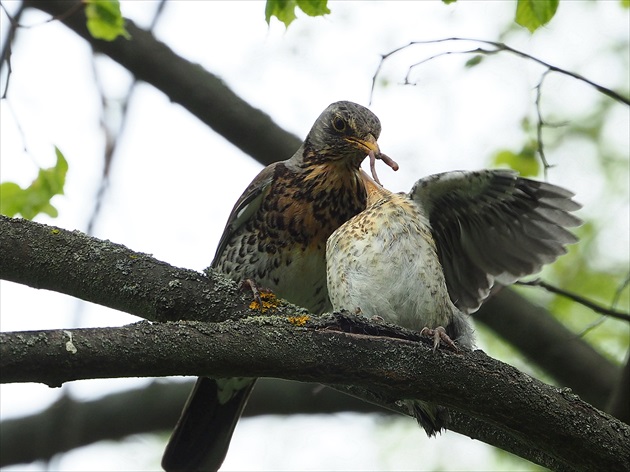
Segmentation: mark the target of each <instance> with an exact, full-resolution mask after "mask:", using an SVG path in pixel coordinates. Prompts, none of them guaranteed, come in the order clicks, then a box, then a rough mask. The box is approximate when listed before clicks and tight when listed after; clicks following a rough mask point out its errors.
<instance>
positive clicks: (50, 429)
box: [0, 379, 420, 467]
mask: <svg viewBox="0 0 630 472" xmlns="http://www.w3.org/2000/svg"><path fill="white" fill-rule="evenodd" d="M192 385H193V382H168V383H165V382H153V383H152V384H150V385H149V386H147V387H143V388H140V389H132V390H127V391H124V392H119V393H113V394H110V395H107V396H105V397H103V398H99V399H96V400H91V401H86V402H82V401H76V400H74V399H72V398H70V397H68V396H63V397H62V398H60V399H59V400H58V401H57V402H55V403H54V404H53V405H51V406H50V407H48V408H47V409H46V410H44V411H42V412H40V413H37V414H34V415H30V416H26V417H22V418H14V419H10V420H4V421H2V422H0V436H1V437H2V441H0V467H6V466H7V465H12V464H20V463H30V462H33V461H36V460H49V459H51V458H52V457H53V456H54V455H55V454H59V453H62V452H66V451H70V450H72V449H75V448H77V447H81V446H85V445H88V444H91V443H94V442H97V441H102V440H119V439H122V438H124V437H125V436H129V435H131V434H139V433H146V432H152V431H156V432H157V431H163V432H165V433H167V432H170V431H172V429H173V427H174V426H175V422H176V421H177V419H178V418H179V415H180V413H181V410H182V405H183V404H184V402H185V400H186V397H187V396H188V395H189V394H190V390H191V389H192ZM345 411H356V412H363V413H366V412H381V413H391V412H390V411H389V410H385V409H382V408H378V407H377V406H375V405H372V404H370V403H366V402H364V401H361V400H359V399H357V398H354V397H351V396H349V395H344V394H342V393H339V392H337V391H335V390H333V389H330V388H322V386H321V385H319V384H311V383H298V382H288V381H284V380H278V379H260V380H259V381H258V382H257V384H256V388H255V389H254V393H253V395H252V397H251V398H250V399H249V401H248V402H247V408H246V409H245V412H244V416H252V415H262V414H276V415H291V414H318V413H319V414H322V413H336V412H345ZM69 422H71V425H72V427H68V426H69ZM77 431H79V432H80V434H76V432H77ZM418 434H420V431H418Z"/></svg>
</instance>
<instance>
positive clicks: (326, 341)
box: [0, 307, 630, 470]
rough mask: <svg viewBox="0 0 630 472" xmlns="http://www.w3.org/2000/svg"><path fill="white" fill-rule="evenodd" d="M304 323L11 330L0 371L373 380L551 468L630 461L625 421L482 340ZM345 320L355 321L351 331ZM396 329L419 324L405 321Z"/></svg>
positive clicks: (328, 321) (388, 394) (381, 391)
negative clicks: (454, 413) (524, 446)
mask: <svg viewBox="0 0 630 472" xmlns="http://www.w3.org/2000/svg"><path fill="white" fill-rule="evenodd" d="M289 308H290V309H291V310H292V311H293V310H294V308H291V307H289ZM340 320H341V321H340ZM299 324H300V323H297V322H296V321H294V320H292V319H291V318H290V317H286V316H264V317H263V316H257V317H250V318H245V319H241V320H238V321H229V322H222V323H201V322H176V323H156V324H150V323H148V322H146V321H145V322H140V323H136V324H133V325H128V326H124V327H120V328H89V329H73V330H52V331H30V332H20V333H4V334H2V335H1V337H0V339H1V343H0V345H1V350H0V369H1V371H2V382H14V381H22V382H33V381H35V382H44V383H46V384H53V385H58V384H60V383H61V382H64V381H68V380H76V379H84V378H95V377H96V378H104V377H133V376H163V375H180V374H181V375H210V376H213V377H225V376H255V377H260V376H263V377H270V376H271V377H281V378H285V379H289V380H297V381H317V382H325V383H330V384H342V385H354V386H357V387H359V388H362V389H365V390H368V391H370V392H375V394H376V396H377V398H379V399H381V402H382V403H384V404H388V403H389V402H394V401H395V400H396V399H403V398H422V399H425V400H430V401H434V402H437V403H440V404H442V405H445V406H448V407H450V408H452V409H454V410H458V411H459V412H465V415H466V416H471V417H472V418H473V419H477V420H480V421H483V422H487V423H490V424H492V425H493V426H494V427H495V428H496V429H498V430H501V431H503V432H504V433H506V434H508V436H513V437H515V438H517V439H519V440H521V441H523V442H524V441H527V443H528V444H529V447H530V448H533V449H535V450H538V451H540V452H541V454H544V457H543V458H542V460H543V462H542V464H541V465H545V466H547V467H550V466H551V467H552V468H554V469H559V470H570V469H574V468H578V469H580V470H602V468H604V470H616V469H621V468H622V467H623V466H624V465H625V464H627V463H628V461H630V439H628V438H629V437H630V427H629V426H628V425H625V424H624V423H622V422H620V421H619V420H617V419H615V418H612V417H610V416H608V415H606V414H605V413H603V412H600V411H598V410H596V409H595V408H593V407H592V406H590V405H588V404H587V403H585V402H583V401H581V400H580V399H579V397H577V396H576V395H574V394H572V393H571V392H570V390H567V389H558V388H554V387H551V386H548V385H545V384H543V383H542V382H539V381H537V380H535V379H533V378H531V377H529V376H527V375H525V374H522V373H521V372H519V371H517V370H516V369H514V368H513V367H511V366H509V365H507V364H503V363H501V362H499V361H496V360H494V359H492V358H489V357H488V356H486V355H485V354H484V353H483V352H481V351H475V352H465V353H459V354H458V353H451V352H448V351H441V352H440V353H438V354H437V355H436V354H434V353H433V352H432V350H431V348H430V347H429V346H428V345H427V343H424V342H419V341H415V340H413V339H401V338H394V337H391V336H375V335H372V334H371V333H370V332H366V330H372V329H375V330H377V331H378V332H380V331H381V330H383V329H384V330H386V331H387V330H389V331H390V332H391V333H393V334H396V332H397V330H396V329H395V328H392V327H388V326H383V327H381V326H378V325H376V326H374V325H371V324H370V323H369V322H367V321H366V320H364V319H361V318H356V317H345V316H344V317H342V318H339V317H337V316H324V317H317V318H315V317H312V318H310V319H309V321H307V322H306V324H305V325H304V326H299ZM348 327H350V328H352V330H353V331H354V332H347V331H345V330H346V329H348ZM342 330H343V331H342ZM398 335H399V336H405V337H407V335H408V336H409V337H410V338H413V337H414V336H416V335H414V334H411V333H408V332H406V331H405V330H400V333H399V334H398ZM401 359H404V362H401ZM456 426H457V425H456ZM484 440H487V438H484ZM542 451H546V452H544V453H543V452H542ZM550 451H552V452H550ZM517 453H519V454H522V453H523V452H521V451H518V452H517ZM548 454H550V455H551V459H552V460H553V462H552V463H550V462H549V461H548V456H547V455H548ZM529 458H530V460H537V461H540V460H541V457H536V458H533V457H531V455H530V456H529Z"/></svg>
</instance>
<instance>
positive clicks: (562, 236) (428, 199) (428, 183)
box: [409, 170, 581, 313]
mask: <svg viewBox="0 0 630 472" xmlns="http://www.w3.org/2000/svg"><path fill="white" fill-rule="evenodd" d="M409 195H410V197H411V198H412V199H413V200H414V201H415V202H416V203H419V204H420V205H421V206H422V208H423V209H424V211H425V215H426V216H427V217H428V219H429V221H430V223H431V228H432V232H433V237H434V238H435V242H436V245H437V249H438V255H439V258H440V262H441V264H442V267H443V269H444V275H445V277H446V285H447V287H448V290H449V295H450V297H451V300H452V301H453V303H454V304H455V305H456V306H457V307H458V308H459V309H461V310H462V311H464V312H467V313H470V312H473V311H475V310H476V309H477V308H479V305H480V304H481V302H482V301H483V300H484V299H485V298H486V297H487V296H488V293H489V291H490V289H491V288H492V285H493V284H494V282H495V280H498V281H499V282H501V283H504V284H507V283H512V282H514V281H515V280H517V279H519V278H521V277H523V276H525V275H529V274H532V273H535V272H538V271H539V270H540V269H541V268H542V266H543V265H544V264H547V263H550V262H553V261H554V260H555V259H556V258H558V257H559V256H560V255H562V254H565V253H566V249H565V245H567V244H571V243H575V242H577V237H576V236H574V235H573V234H572V233H571V232H569V231H568V230H567V229H565V228H566V227H571V226H577V225H579V224H581V220H580V219H579V218H577V217H575V216H573V215H571V214H570V213H569V212H572V211H575V210H577V209H579V208H581V205H580V204H578V203H576V202H575V201H573V200H572V199H571V197H573V195H574V194H573V193H571V192H569V191H568V190H565V189H563V188H561V187H557V186H555V185H552V184H548V183H545V182H537V181H534V180H529V179H525V178H521V177H518V174H517V173H516V172H513V171H510V170H485V171H479V172H463V171H458V172H446V173H443V174H436V175H432V176H429V177H426V178H424V179H421V180H419V181H418V182H416V184H415V185H414V186H413V188H412V190H411V193H410V194H409Z"/></svg>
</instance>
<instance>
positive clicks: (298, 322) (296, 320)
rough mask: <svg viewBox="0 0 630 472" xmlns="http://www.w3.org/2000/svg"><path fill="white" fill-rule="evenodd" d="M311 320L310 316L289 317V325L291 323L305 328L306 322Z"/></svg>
mask: <svg viewBox="0 0 630 472" xmlns="http://www.w3.org/2000/svg"><path fill="white" fill-rule="evenodd" d="M309 318H310V317H309V316H308V315H302V316H289V318H288V320H289V323H291V324H292V325H295V326H304V325H305V324H306V322H307V321H308V320H309Z"/></svg>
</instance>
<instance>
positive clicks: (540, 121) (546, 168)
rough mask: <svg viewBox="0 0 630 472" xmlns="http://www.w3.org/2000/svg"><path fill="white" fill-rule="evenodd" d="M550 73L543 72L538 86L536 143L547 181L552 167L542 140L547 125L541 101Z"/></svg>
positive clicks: (547, 71)
mask: <svg viewBox="0 0 630 472" xmlns="http://www.w3.org/2000/svg"><path fill="white" fill-rule="evenodd" d="M549 72H550V71H549V69H547V70H546V71H545V72H543V73H542V75H541V76H540V81H539V82H538V85H536V116H537V118H538V120H537V122H536V141H537V143H536V144H537V148H538V155H539V156H540V160H541V161H542V163H543V173H544V176H545V180H547V173H548V171H549V168H550V167H551V165H550V164H549V162H548V161H547V158H546V156H545V146H544V145H543V139H542V132H543V127H544V126H545V125H546V123H545V120H544V119H543V117H542V109H541V100H542V85H543V82H544V81H545V77H547V74H549Z"/></svg>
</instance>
